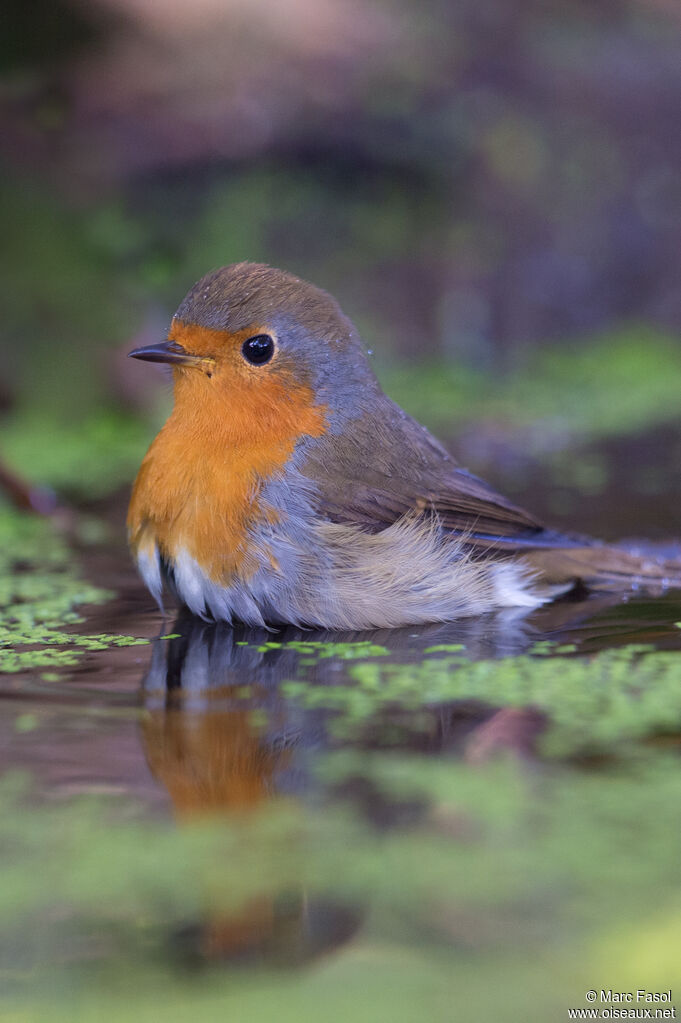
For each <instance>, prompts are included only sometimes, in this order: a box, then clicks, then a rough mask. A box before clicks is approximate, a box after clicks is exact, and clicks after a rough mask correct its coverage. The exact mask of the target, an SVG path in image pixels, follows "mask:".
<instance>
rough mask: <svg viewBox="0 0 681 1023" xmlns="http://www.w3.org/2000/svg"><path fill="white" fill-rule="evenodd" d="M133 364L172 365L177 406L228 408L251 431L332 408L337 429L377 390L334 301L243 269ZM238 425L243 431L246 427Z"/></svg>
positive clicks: (197, 290) (204, 287)
mask: <svg viewBox="0 0 681 1023" xmlns="http://www.w3.org/2000/svg"><path fill="white" fill-rule="evenodd" d="M130 355H131V356H132V357H133V358H136V359H143V360H146V361H149V362H162V363H167V364H169V365H170V366H172V368H173V371H174V383H175V402H176V407H177V405H178V404H179V403H181V404H182V405H183V406H184V407H187V406H189V407H191V408H193V409H194V410H195V411H198V409H200V408H201V407H204V408H206V409H208V408H211V409H214V408H215V402H216V400H217V402H218V404H219V403H221V402H224V406H223V407H224V409H225V413H226V414H231V416H232V417H236V418H237V419H238V417H239V416H240V415H244V416H245V417H246V418H247V419H248V420H249V423H250V422H251V421H252V420H254V419H255V420H257V419H259V418H260V419H262V418H263V417H264V419H265V420H267V421H271V420H272V417H273V416H275V417H276V415H277V413H279V414H281V413H283V412H285V411H286V406H290V405H292V406H297V407H301V406H303V407H306V408H311V407H315V408H322V409H324V412H325V416H326V418H327V421H328V423H329V424H333V423H340V422H341V421H344V420H345V419H347V418H352V416H353V414H358V413H359V411H360V410H361V408H362V406H365V405H366V402H367V400H371V395H372V394H375V392H376V390H377V384H376V380H375V377H374V375H373V373H372V371H371V368H370V367H369V364H368V361H367V358H366V354H365V351H364V350H363V348H362V344H361V342H360V339H359V337H358V334H357V331H356V330H355V328H354V326H353V324H352V323H351V322H350V320H349V319H348V318H347V317H346V316H344V314H343V313H342V311H341V309H340V308H339V306H338V303H337V302H336V301H335V299H334V298H332V297H331V295H328V294H327V293H326V292H324V291H322V290H321V289H319V288H316V287H314V286H313V285H311V284H308V283H306V282H305V281H302V280H300V279H299V278H297V277H294V276H293V275H292V274H289V273H285V272H284V271H282V270H276V269H274V268H273V267H269V266H264V265H261V264H257V263H237V264H234V265H232V266H226V267H223V268H222V269H220V270H217V271H215V272H214V273H211V274H208V275H207V276H206V277H203V278H202V279H201V280H200V281H199V282H198V283H197V284H195V285H194V287H193V288H192V289H191V291H190V292H189V293H188V294H187V296H186V297H185V299H184V300H183V301H182V303H181V305H180V307H179V309H178V310H177V312H176V314H175V316H174V317H173V321H172V324H171V327H170V331H169V335H168V339H167V341H164V342H162V343H160V344H154V345H149V346H147V347H145V348H137V349H135V350H134V351H132V352H131V353H130ZM237 425H238V424H237Z"/></svg>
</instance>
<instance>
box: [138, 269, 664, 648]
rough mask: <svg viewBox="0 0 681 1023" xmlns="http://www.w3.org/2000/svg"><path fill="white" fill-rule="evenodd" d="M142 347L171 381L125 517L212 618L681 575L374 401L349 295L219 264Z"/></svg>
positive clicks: (155, 560) (370, 622)
mask: <svg viewBox="0 0 681 1023" xmlns="http://www.w3.org/2000/svg"><path fill="white" fill-rule="evenodd" d="M130 354H131V355H132V356H133V357H134V358H136V359H145V360H147V361H151V362H164V363H168V364H169V365H170V366H172V370H173V377H174V396H175V402H174V407H173V411H172V412H171V414H170V417H169V418H168V420H167V422H166V423H165V425H164V426H163V428H162V429H161V431H160V433H159V434H158V436H157V437H156V439H155V440H154V441H153V443H152V445H151V447H150V448H149V451H148V452H147V454H146V456H145V458H144V461H143V462H142V466H141V468H140V471H139V474H138V476H137V479H136V481H135V485H134V489H133V493H132V499H131V502H130V509H129V513H128V534H129V541H130V546H131V549H132V552H133V555H134V557H135V559H136V561H137V565H138V567H139V570H140V572H141V575H142V577H143V579H144V581H145V583H146V585H147V586H148V588H149V590H150V591H151V593H152V594H153V595H154V597H155V598H156V600H157V601H158V602H159V604H160V602H161V594H162V591H163V588H164V585H166V586H167V587H168V588H169V589H170V590H171V591H172V592H173V593H174V594H175V595H176V597H177V598H178V599H179V601H180V602H181V603H183V604H184V605H186V606H187V607H188V608H189V609H190V610H191V611H192V612H193V613H195V614H197V615H200V616H203V617H208V618H211V617H212V618H215V619H218V620H226V621H234V620H238V621H242V622H245V623H247V624H250V625H264V624H268V623H269V624H281V623H291V624H297V625H308V626H317V627H320V628H327V629H365V628H375V627H378V628H384V627H393V626H400V625H409V624H416V623H421V622H437V621H450V620H452V619H455V618H458V617H461V616H465V615H474V614H480V613H483V612H487V611H492V610H495V609H498V608H502V607H509V606H511V607H513V606H515V607H524V608H531V607H534V606H536V605H537V604H540V603H542V602H543V601H544V600H546V599H550V597H551V596H552V595H554V594H555V593H556V592H558V591H559V590H560V591H562V590H564V589H566V588H569V586H570V585H572V584H574V583H576V582H578V581H579V582H585V583H591V584H593V585H595V586H597V587H600V588H603V587H606V588H607V587H610V588H613V587H615V588H617V587H622V588H626V587H628V586H631V585H632V584H633V583H634V582H636V583H638V584H639V585H644V586H646V585H650V586H656V585H659V584H661V583H662V582H663V581H667V580H668V579H669V577H670V574H671V575H673V577H674V579H675V581H676V582H677V584H678V580H679V578H681V563H679V562H676V563H664V562H657V561H655V560H653V559H645V558H639V557H636V556H635V555H632V554H629V553H627V552H625V551H621V550H618V549H617V548H613V547H608V546H604V545H601V544H597V543H596V542H595V541H591V540H586V539H584V538H580V537H571V536H566V535H564V534H560V533H557V532H555V531H552V530H550V529H548V528H546V527H545V526H544V525H543V524H542V523H541V522H539V521H537V519H536V518H535V517H534V516H533V515H531V514H530V513H528V512H526V511H524V510H523V509H522V508H519V507H517V506H516V505H515V504H513V503H512V502H511V501H509V500H508V499H507V498H505V497H503V496H502V495H501V494H498V493H496V492H495V491H494V490H493V489H492V488H491V487H490V486H488V484H486V483H484V482H483V481H482V480H480V479H477V478H476V477H475V476H472V475H471V474H470V473H468V472H467V471H466V470H465V469H462V468H461V467H460V466H459V465H458V464H457V463H456V462H455V461H454V459H453V458H452V456H451V455H450V454H449V453H448V452H447V451H446V450H445V449H444V448H443V447H442V445H441V444H440V443H439V442H438V441H437V440H436V439H435V438H434V437H433V436H432V435H431V434H430V433H429V432H428V431H427V430H426V429H425V428H424V427H423V426H421V425H420V424H419V423H417V422H416V421H415V420H414V419H412V418H411V417H410V416H408V415H407V414H406V413H405V412H403V410H402V409H401V408H399V406H397V405H396V404H395V403H394V402H392V401H391V400H390V399H389V398H388V397H386V395H385V394H384V393H383V392H382V390H381V388H380V386H379V384H378V382H377V380H376V378H375V376H374V374H373V372H372V370H371V368H370V366H369V363H368V360H367V357H366V353H365V351H364V348H363V346H362V342H361V339H360V337H359V335H358V333H357V330H356V329H355V327H354V326H353V324H352V323H351V322H350V320H349V319H348V318H347V317H346V316H344V314H343V313H342V311H341V309H340V308H339V306H338V304H337V302H336V301H335V300H334V299H333V298H332V297H331V296H330V295H328V294H327V293H326V292H324V291H321V290H320V289H319V288H316V287H314V286H313V285H311V284H307V283H306V282H305V281H302V280H300V279H299V278H297V277H294V276H293V275H292V274H289V273H285V272H283V271H281V270H276V269H274V268H272V267H268V266H263V265H259V264H254V263H238V264H236V265H233V266H227V267H223V268H222V269H220V270H217V271H215V272H214V273H211V274H208V275H207V276H206V277H203V278H202V279H201V280H200V281H199V282H198V283H197V284H196V285H195V286H194V287H193V288H192V289H191V291H190V292H189V294H188V295H187V296H186V298H185V299H184V300H183V302H182V304H181V305H180V307H179V309H178V310H177V313H176V314H175V317H174V318H173V320H172V323H171V327H170V332H169V337H168V340H167V341H165V342H163V343H161V344H154V345H149V346H147V347H144V348H137V349H135V351H133V352H131V353H130Z"/></svg>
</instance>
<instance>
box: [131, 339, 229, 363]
mask: <svg viewBox="0 0 681 1023" xmlns="http://www.w3.org/2000/svg"><path fill="white" fill-rule="evenodd" d="M128 355H129V356H130V358H131V359H142V360H143V361H144V362H168V363H170V364H171V365H174V366H203V365H204V364H205V363H207V362H211V363H212V362H213V360H212V359H205V358H204V357H203V356H201V355H191V354H190V353H189V352H187V351H185V349H184V348H183V347H182V345H178V343H177V341H161V342H159V343H158V344H156V345H145V347H144V348H134V349H133V350H132V351H131V352H128Z"/></svg>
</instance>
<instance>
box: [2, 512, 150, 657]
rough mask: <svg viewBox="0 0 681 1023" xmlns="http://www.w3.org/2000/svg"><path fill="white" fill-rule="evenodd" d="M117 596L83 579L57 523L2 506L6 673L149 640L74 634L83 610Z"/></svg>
mask: <svg viewBox="0 0 681 1023" xmlns="http://www.w3.org/2000/svg"><path fill="white" fill-rule="evenodd" d="M111 596H112V594H111V592H110V591H109V590H105V589H102V588H101V587H98V586H94V585H93V584H91V583H89V582H87V581H86V580H84V579H83V578H82V577H81V576H80V575H79V573H78V571H77V569H76V567H75V566H74V555H73V553H72V552H71V551H70V549H69V547H68V544H67V543H66V542H65V540H64V539H63V538H62V537H61V536H60V535H59V533H58V532H57V531H56V529H55V528H54V527H53V526H52V524H51V523H49V522H48V521H46V520H44V519H41V518H38V517H37V516H31V515H20V514H18V513H16V512H12V511H10V510H8V509H4V510H3V509H2V508H1V507H0V673H5V674H14V673H16V672H21V671H34V670H37V669H40V668H62V667H68V666H71V665H74V664H76V663H77V662H78V660H79V658H80V657H81V656H82V655H83V654H84V653H88V652H93V651H101V650H107V649H109V648H110V647H112V646H130V645H136V644H138V643H146V642H148V641H147V640H143V639H137V638H135V637H132V636H117V635H108V634H105V633H96V634H88V635H82V634H78V633H75V632H72V631H69V627H70V626H73V625H77V624H81V623H82V622H83V621H84V619H83V617H82V616H81V614H80V613H79V611H78V608H80V607H82V606H84V605H88V604H102V603H105V602H106V601H108V600H109V599H110V598H111ZM25 648H30V649H25Z"/></svg>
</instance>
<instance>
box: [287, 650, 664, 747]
mask: <svg viewBox="0 0 681 1023" xmlns="http://www.w3.org/2000/svg"><path fill="white" fill-rule="evenodd" d="M559 650H562V651H563V652H564V653H568V652H571V651H572V650H573V647H572V645H566V646H564V647H559V648H558V649H556V648H555V647H554V648H552V652H553V653H554V655H556V656H553V657H550V658H549V657H546V656H540V657H537V656H530V655H522V656H519V657H508V658H505V659H502V660H498V661H494V660H487V661H477V662H469V661H465V660H462V659H461V658H452V657H445V658H432V659H426V660H424V661H423V662H421V663H419V664H381V663H376V662H368V663H362V664H353V665H351V666H350V667H349V668H348V672H347V676H346V678H345V679H344V680H340V682H339V683H338V684H335V685H333V686H315V685H310V684H308V683H307V682H305V681H300V680H294V681H289V682H287V683H286V684H285V686H284V690H285V692H286V694H287V696H288V697H289V698H290V699H292V700H295V701H296V702H299V703H300V704H302V705H303V706H305V707H307V708H310V709H312V708H314V709H322V710H326V711H329V712H331V713H332V720H331V722H330V727H331V728H332V730H333V731H334V733H335V734H336V735H337V736H338V737H342V738H352V737H354V736H357V735H358V734H360V733H361V732H362V731H363V730H364V729H365V728H366V727H367V726H368V724H370V722H371V719H372V717H375V716H376V715H379V714H381V713H384V712H386V711H390V710H391V709H396V708H397V709H403V710H407V711H410V712H414V713H415V712H417V711H418V710H419V709H421V708H424V707H437V706H438V705H441V704H445V703H449V702H451V701H457V700H476V701H480V702H482V703H485V704H489V705H491V706H495V707H497V706H511V707H527V706H532V707H535V708H537V709H539V710H542V711H544V712H545V713H546V714H547V715H548V717H549V719H550V727H549V729H548V731H547V734H546V736H545V739H544V745H543V749H544V752H545V753H546V754H548V755H552V756H561V757H563V756H569V755H573V754H578V753H586V752H590V751H597V750H604V749H609V748H614V747H616V746H623V745H624V744H625V743H627V742H630V741H634V740H642V739H644V738H646V737H647V736H651V735H656V734H665V733H666V734H670V733H671V734H678V733H679V732H681V659H680V658H679V655H678V653H677V652H664V651H653V650H652V649H651V648H650V647H649V646H647V645H644V644H631V645H629V646H627V647H622V648H619V649H611V650H605V651H603V652H601V653H598V654H596V655H594V656H593V657H589V658H587V657H574V656H561V655H559V654H558V651H559ZM541 652H542V653H547V652H548V650H546V651H541Z"/></svg>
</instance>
